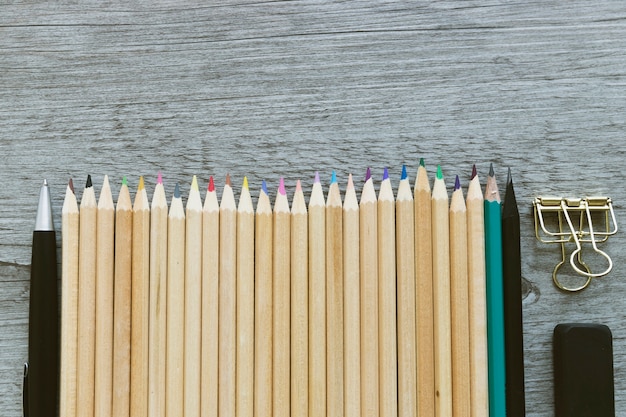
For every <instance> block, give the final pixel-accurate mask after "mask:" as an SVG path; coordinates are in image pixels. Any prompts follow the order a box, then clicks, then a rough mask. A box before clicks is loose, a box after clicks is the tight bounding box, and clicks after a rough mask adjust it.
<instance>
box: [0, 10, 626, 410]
mask: <svg viewBox="0 0 626 417" xmlns="http://www.w3.org/2000/svg"><path fill="white" fill-rule="evenodd" d="M625 110H626V8H625V7H624V3H623V2H622V1H619V0H617V1H605V0H600V1H595V2H588V1H582V0H575V1H569V2H563V1H525V2H512V1H503V0H495V1H432V2H430V1H414V2H393V1H352V2H330V1H325V0H318V1H306V2H305V1H290V2H283V1H272V2H245V1H228V2H226V1H225V2H220V3H218V2H213V3H204V4H203V3H200V2H197V3H195V2H189V1H188V2H180V1H149V2H148V1H143V0H141V1H136V2H116V1H107V2H98V1H88V2H73V1H72V2H69V1H66V0H65V1H61V2H52V3H43V2H42V3H39V2H36V1H15V2H10V3H8V2H5V3H4V4H2V5H0V155H1V157H2V162H1V163H0V184H1V186H0V201H2V204H0V245H1V246H0V247H1V249H0V415H2V416H19V415H21V389H22V379H21V376H22V364H23V362H24V360H25V358H26V352H27V322H28V294H29V281H28V279H29V265H30V244H31V239H32V228H33V226H34V219H35V210H36V204H37V198H38V191H39V187H40V184H41V182H42V180H43V178H47V179H48V181H49V183H50V184H51V187H52V196H53V200H54V201H53V204H54V210H55V221H56V224H57V228H58V230H60V214H61V204H62V200H63V194H64V188H65V185H66V183H67V181H68V179H69V178H70V177H73V178H74V180H75V181H76V184H77V190H78V196H79V197H80V195H81V191H80V190H82V185H83V181H84V179H85V178H86V176H87V174H91V175H92V176H93V178H94V183H95V186H96V190H97V191H98V192H99V189H100V186H101V184H102V180H103V176H104V175H105V174H108V175H109V177H110V178H111V181H112V183H113V189H114V190H115V191H114V193H115V194H116V195H117V189H119V183H120V181H121V177H122V176H123V175H126V176H128V178H129V182H130V185H131V188H132V189H133V193H134V189H135V187H136V184H137V179H138V177H139V175H145V176H146V183H147V188H148V190H149V194H150V195H152V190H153V187H154V183H155V180H156V178H155V177H156V173H157V171H158V170H161V171H162V172H163V175H164V178H165V184H166V190H167V192H168V198H169V197H170V196H171V193H172V191H173V188H174V185H175V183H176V182H180V183H181V186H182V189H183V194H184V195H185V196H186V191H187V190H188V189H189V183H190V181H191V176H192V175H193V174H197V175H198V178H199V180H200V181H201V183H202V184H204V185H206V183H207V181H208V178H209V176H210V175H214V176H215V178H216V179H217V183H218V189H219V190H221V188H222V185H223V178H224V176H225V175H226V173H227V172H230V174H231V175H232V177H233V180H234V184H235V192H236V193H237V195H238V192H239V189H240V185H239V184H241V181H242V179H243V176H244V175H247V176H248V179H249V181H250V186H251V188H252V190H253V194H254V195H255V197H256V195H258V189H259V187H260V184H261V181H262V180H263V179H265V180H267V181H268V184H269V186H270V189H271V190H272V191H271V194H272V195H274V194H275V189H276V187H277V185H278V179H279V177H281V176H284V177H285V178H286V182H287V185H288V188H289V189H288V192H289V195H291V194H292V193H293V190H294V186H295V180H296V179H297V178H301V179H302V180H303V185H304V187H305V189H307V190H310V186H311V184H312V181H313V175H314V172H315V171H316V170H318V171H320V173H321V175H322V177H323V178H325V179H324V181H327V180H329V179H330V171H331V170H336V171H337V177H338V179H339V182H340V184H342V190H343V188H344V187H345V182H346V179H347V175H348V173H350V172H351V173H353V174H354V175H355V178H357V179H358V180H357V188H358V189H359V190H360V188H361V185H362V177H363V174H364V172H365V169H366V168H367V167H368V166H371V167H372V169H373V172H374V175H375V176H376V177H377V178H379V179H380V176H381V175H382V170H383V167H385V166H388V167H389V168H390V170H391V172H392V175H395V176H396V178H395V180H394V188H395V186H397V182H398V179H399V176H400V167H401V165H402V164H403V163H405V164H407V167H408V169H409V175H410V176H411V180H412V181H413V179H414V176H415V172H416V169H417V165H418V160H419V158H420V157H423V158H425V160H426V164H427V167H428V168H429V170H430V172H431V173H432V174H434V170H435V167H436V165H437V164H441V166H442V168H443V171H444V175H445V176H446V178H447V184H448V186H449V187H452V185H453V178H454V175H455V174H459V175H460V177H461V180H462V183H463V186H464V188H465V187H466V186H467V182H468V179H469V175H470V172H471V166H472V164H473V163H476V164H477V167H478V170H479V175H480V176H481V178H482V179H483V180H484V179H485V178H486V175H487V170H488V167H489V164H490V163H492V162H493V164H494V168H495V170H496V174H497V176H498V178H499V180H500V183H501V186H503V184H504V180H505V176H506V169H507V168H509V167H510V168H511V169H512V172H513V176H514V180H515V185H516V193H517V198H518V202H519V204H520V209H521V212H522V225H521V226H522V230H521V234H522V256H523V271H522V272H523V276H524V279H525V284H526V285H525V288H526V289H527V294H526V297H525V299H524V307H523V308H524V312H523V313H524V349H525V372H526V408H527V415H528V416H550V415H553V414H554V411H553V409H554V407H553V394H552V389H553V384H552V353H551V349H552V342H551V340H552V331H553V328H554V326H555V325H556V324H558V323H561V322H597V323H605V324H607V325H609V327H610V328H611V329H612V331H613V335H614V342H613V343H614V362H615V389H616V397H615V401H616V409H617V415H621V416H624V415H626V392H625V389H626V368H625V362H626V346H624V341H625V337H626V324H625V322H624V316H625V314H624V310H626V301H625V299H626V296H625V294H626V293H625V290H626V280H625V279H624V278H625V277H624V275H625V274H624V271H625V268H624V264H625V262H626V250H625V249H626V240H625V238H624V233H623V232H621V231H620V232H618V234H617V235H616V236H613V237H611V238H610V239H609V241H608V242H607V243H605V244H604V245H603V247H602V248H603V249H604V250H606V251H607V252H608V253H609V254H610V255H611V256H612V258H613V260H614V263H615V266H614V269H613V271H612V272H611V273H610V274H609V275H608V276H606V277H604V278H599V279H595V280H594V281H593V282H592V284H591V285H590V287H589V288H588V289H587V290H585V291H583V292H581V293H579V294H564V293H561V292H559V291H558V290H557V289H556V288H555V286H554V285H553V284H552V282H551V277H550V275H551V271H552V268H553V267H554V265H555V264H556V262H557V261H558V259H559V251H558V249H557V247H556V246H550V245H546V244H542V243H539V242H538V241H537V240H536V239H535V237H534V229H533V217H532V211H531V200H532V198H533V197H535V196H537V195H543V194H550V195H564V196H572V197H579V196H580V197H583V196H586V195H608V196H610V197H612V199H613V201H614V203H615V206H616V215H617V219H618V223H619V222H620V221H623V220H624V219H625V218H626V216H625V214H626V213H625V210H624V202H625V200H626V190H625V187H624V175H623V169H624V162H623V161H624V158H625V157H626V142H625V139H624V133H625V122H626V120H625V118H626V111H625ZM483 184H484V181H483ZM255 200H256V199H255ZM588 256H589V257H588V258H586V259H587V260H588V261H589V262H590V263H591V264H594V262H596V259H593V257H592V256H591V255H588ZM597 268H600V267H599V266H598V267H597Z"/></svg>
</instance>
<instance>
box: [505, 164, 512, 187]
mask: <svg viewBox="0 0 626 417" xmlns="http://www.w3.org/2000/svg"><path fill="white" fill-rule="evenodd" d="M506 183H507V184H511V183H513V177H512V176H511V167H509V170H508V172H507V174H506Z"/></svg>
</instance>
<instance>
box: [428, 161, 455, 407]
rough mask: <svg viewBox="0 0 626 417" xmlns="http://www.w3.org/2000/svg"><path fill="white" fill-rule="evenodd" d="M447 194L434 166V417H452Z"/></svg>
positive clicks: (439, 173)
mask: <svg viewBox="0 0 626 417" xmlns="http://www.w3.org/2000/svg"><path fill="white" fill-rule="evenodd" d="M448 211H449V208H448V192H447V190H446V184H445V182H444V179H443V174H442V172H441V166H437V176H436V178H435V182H434V184H433V193H432V241H433V246H432V248H433V312H434V326H433V329H434V341H435V392H436V393H437V395H435V415H436V416H451V415H452V345H451V334H450V332H451V329H450V241H449V240H450V230H449V218H448V216H449V213H448Z"/></svg>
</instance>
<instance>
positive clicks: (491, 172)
mask: <svg viewBox="0 0 626 417" xmlns="http://www.w3.org/2000/svg"><path fill="white" fill-rule="evenodd" d="M495 175H496V173H495V172H493V162H492V163H491V164H490V165H489V176H490V177H494V176H495Z"/></svg>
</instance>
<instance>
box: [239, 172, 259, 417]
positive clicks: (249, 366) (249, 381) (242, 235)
mask: <svg viewBox="0 0 626 417" xmlns="http://www.w3.org/2000/svg"><path fill="white" fill-rule="evenodd" d="M235 364H236V367H237V370H236V384H237V388H236V395H237V398H236V410H237V416H241V417H252V416H253V412H254V209H253V207H252V198H251V197H250V190H249V189H248V178H247V177H244V178H243V186H242V187H241V195H240V197H239V206H238V207H237V357H236V361H235Z"/></svg>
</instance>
